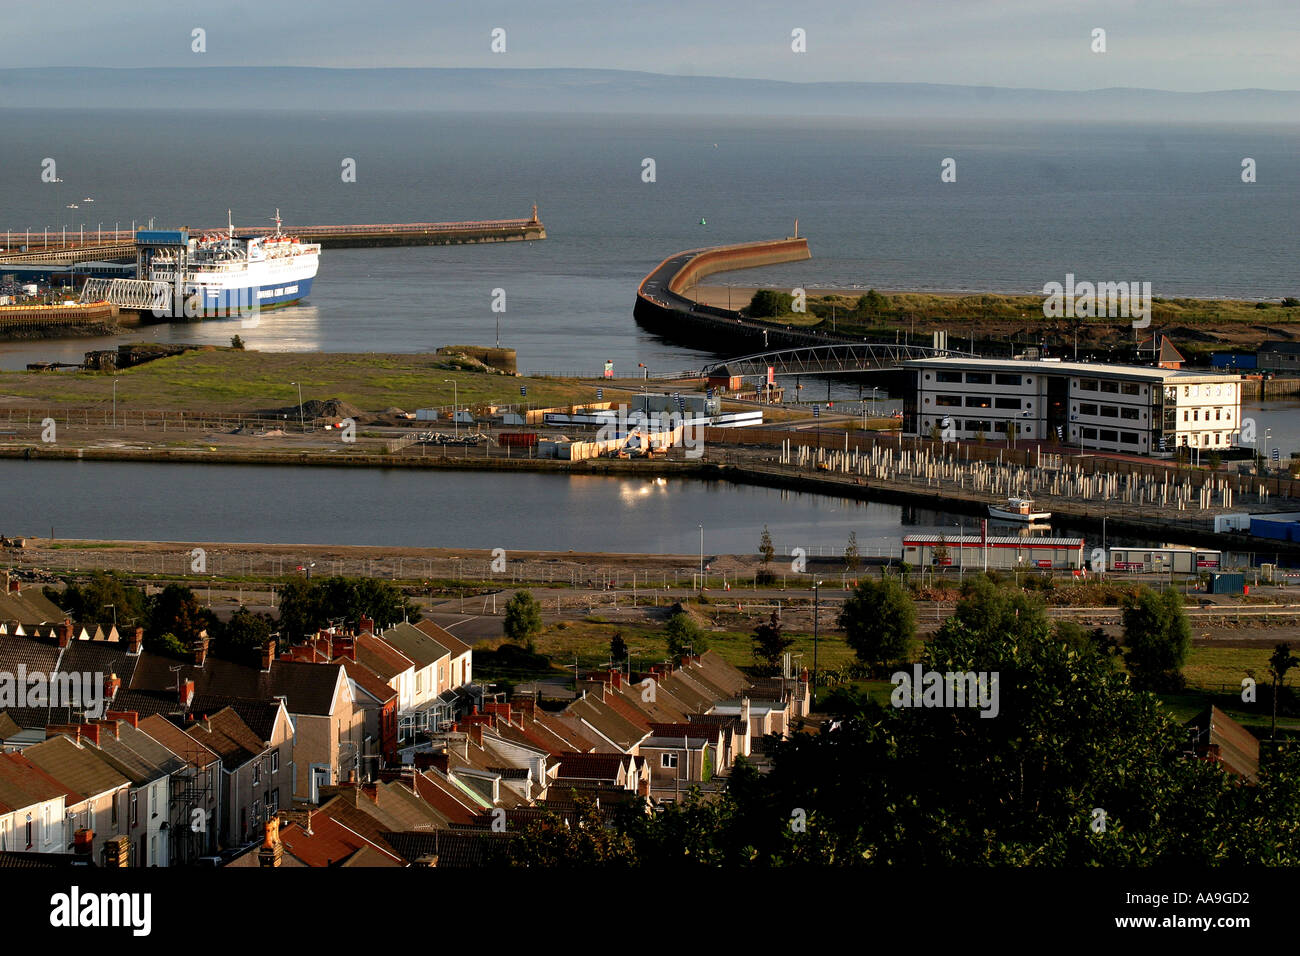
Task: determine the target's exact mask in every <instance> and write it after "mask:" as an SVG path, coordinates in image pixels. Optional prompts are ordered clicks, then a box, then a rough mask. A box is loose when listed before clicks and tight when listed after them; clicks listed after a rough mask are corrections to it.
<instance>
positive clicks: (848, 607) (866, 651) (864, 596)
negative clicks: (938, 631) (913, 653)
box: [839, 577, 916, 666]
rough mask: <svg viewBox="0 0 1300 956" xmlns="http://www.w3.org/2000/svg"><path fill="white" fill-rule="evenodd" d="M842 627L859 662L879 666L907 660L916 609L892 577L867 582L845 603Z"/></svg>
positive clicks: (841, 619)
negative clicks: (905, 658)
mask: <svg viewBox="0 0 1300 956" xmlns="http://www.w3.org/2000/svg"><path fill="white" fill-rule="evenodd" d="M839 625H840V627H841V628H843V630H844V639H845V641H846V642H847V643H848V645H849V647H851V648H853V653H854V654H856V655H857V658H858V660H860V661H862V662H863V663H864V664H869V665H872V666H878V665H880V664H885V663H890V662H893V661H897V660H901V659H903V658H904V657H906V656H907V652H908V648H909V646H910V645H911V643H912V640H913V638H914V637H915V636H916V606H915V605H914V604H913V603H912V598H911V596H910V595H909V594H908V593H907V591H905V590H904V589H903V586H902V585H901V584H900V583H899V582H898V581H896V580H894V579H893V578H892V577H890V578H885V579H883V580H881V581H872V580H870V579H868V580H864V581H861V582H859V584H858V586H857V587H856V588H854V589H853V591H852V593H851V594H850V595H849V597H848V599H847V600H845V602H844V605H843V607H842V608H841V609H840V614H839Z"/></svg>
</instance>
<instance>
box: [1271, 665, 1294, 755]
mask: <svg viewBox="0 0 1300 956" xmlns="http://www.w3.org/2000/svg"><path fill="white" fill-rule="evenodd" d="M1296 666H1300V657H1296V656H1295V655H1294V654H1292V653H1291V645H1290V644H1286V643H1282V644H1278V645H1277V646H1276V647H1274V648H1273V653H1272V655H1270V656H1269V659H1268V675H1269V677H1270V678H1272V681H1273V727H1272V730H1271V731H1269V735H1268V736H1269V739H1270V740H1277V698H1278V695H1279V694H1280V693H1281V692H1282V685H1283V684H1284V683H1285V682H1286V672H1287V671H1289V670H1290V669H1291V668H1293V667H1296Z"/></svg>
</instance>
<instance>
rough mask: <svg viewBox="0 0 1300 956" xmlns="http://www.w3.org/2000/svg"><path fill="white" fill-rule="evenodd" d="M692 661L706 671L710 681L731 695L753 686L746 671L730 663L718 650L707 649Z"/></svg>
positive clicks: (705, 674)
mask: <svg viewBox="0 0 1300 956" xmlns="http://www.w3.org/2000/svg"><path fill="white" fill-rule="evenodd" d="M692 663H693V665H694V666H696V667H698V668H700V670H702V671H703V672H704V676H705V677H707V678H708V679H709V682H710V683H712V684H714V685H716V686H718V687H721V688H723V689H724V690H725V691H726V692H727V693H728V695H730V696H733V697H734V696H735V695H736V694H740V693H743V692H744V691H745V690H747V689H748V688H749V687H750V686H752V682H751V681H750V679H749V678H748V677H746V676H745V674H744V672H743V671H741V670H740V669H739V668H737V667H734V666H733V665H731V664H728V663H727V662H726V661H725V660H723V659H722V657H721V655H719V654H718V652H717V651H705V652H704V653H703V654H701V655H700V656H699V657H698V658H696V659H695V660H694V661H693V662H692Z"/></svg>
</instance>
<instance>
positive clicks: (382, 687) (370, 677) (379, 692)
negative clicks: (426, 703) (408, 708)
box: [343, 661, 397, 704]
mask: <svg viewBox="0 0 1300 956" xmlns="http://www.w3.org/2000/svg"><path fill="white" fill-rule="evenodd" d="M343 668H344V670H346V671H347V672H348V678H349V679H350V680H352V681H354V682H356V685H357V686H358V687H360V688H361V689H362V690H363V691H365V692H366V693H367V694H369V695H370V696H371V697H373V698H374V699H375V700H377V701H379V703H381V704H382V703H384V702H385V701H390V700H392V699H393V698H394V697H396V696H397V691H395V690H393V688H392V687H390V686H389V685H388V684H387V683H386V682H385V681H384V680H383V679H382V678H381V677H380V676H379V675H378V674H376V673H375V672H374V671H372V670H371V669H370V668H369V667H367V666H366V665H365V664H360V663H358V662H356V661H344V662H343Z"/></svg>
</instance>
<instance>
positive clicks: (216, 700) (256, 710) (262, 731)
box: [190, 694, 280, 744]
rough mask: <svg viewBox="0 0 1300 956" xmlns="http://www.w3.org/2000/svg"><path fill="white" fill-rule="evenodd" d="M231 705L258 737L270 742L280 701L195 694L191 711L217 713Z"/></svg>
mask: <svg viewBox="0 0 1300 956" xmlns="http://www.w3.org/2000/svg"><path fill="white" fill-rule="evenodd" d="M226 707H229V708H230V709H231V710H233V711H234V712H235V713H237V714H238V715H239V719H240V720H242V721H243V722H244V723H245V724H246V725H247V726H248V729H249V730H251V731H252V732H253V733H254V734H256V735H257V739H258V740H260V741H262V742H263V743H264V744H269V743H270V741H271V737H272V736H274V734H275V719H276V717H277V716H279V714H280V701H279V700H276V699H274V698H273V699H271V700H253V699H251V698H248V697H221V696H218V695H216V694H195V695H194V701H193V703H192V704H191V705H190V713H191V714H193V715H195V716H196V717H202V716H204V715H205V714H215V713H217V712H218V711H220V710H223V709H224V708H226Z"/></svg>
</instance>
